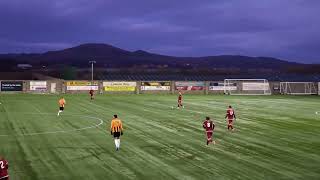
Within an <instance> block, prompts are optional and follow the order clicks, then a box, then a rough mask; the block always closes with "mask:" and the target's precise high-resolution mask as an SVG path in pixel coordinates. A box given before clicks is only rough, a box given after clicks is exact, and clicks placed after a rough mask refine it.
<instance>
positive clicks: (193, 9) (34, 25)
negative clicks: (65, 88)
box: [0, 0, 320, 63]
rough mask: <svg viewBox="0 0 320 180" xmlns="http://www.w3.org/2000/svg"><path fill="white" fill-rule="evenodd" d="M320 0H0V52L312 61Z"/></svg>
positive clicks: (318, 40)
mask: <svg viewBox="0 0 320 180" xmlns="http://www.w3.org/2000/svg"><path fill="white" fill-rule="evenodd" d="M319 17H320V0H192V1H191V0H0V53H14V52H45V51H48V50H58V49H63V48H67V47H71V46H75V45H79V44H81V43H89V42H90V43H94V42H99V43H107V44H111V45H114V46H117V47H120V48H123V49H127V50H138V49H142V50H146V51H150V52H154V53H161V54H166V55H175V56H208V55H222V54H232V55H237V54H239V55H248V56H271V57H277V58H282V59H287V60H291V61H298V62H306V63H316V62H318V63H319V62H320V18H319Z"/></svg>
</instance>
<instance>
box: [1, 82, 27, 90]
mask: <svg viewBox="0 0 320 180" xmlns="http://www.w3.org/2000/svg"><path fill="white" fill-rule="evenodd" d="M22 89H23V82H22V81H1V91H22Z"/></svg>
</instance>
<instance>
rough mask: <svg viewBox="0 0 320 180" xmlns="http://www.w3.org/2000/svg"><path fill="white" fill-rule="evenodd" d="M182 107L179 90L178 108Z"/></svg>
mask: <svg viewBox="0 0 320 180" xmlns="http://www.w3.org/2000/svg"><path fill="white" fill-rule="evenodd" d="M181 107H182V108H184V106H183V104H182V93H181V92H179V96H178V109H180V108H181Z"/></svg>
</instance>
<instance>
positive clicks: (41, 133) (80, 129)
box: [0, 113, 103, 137]
mask: <svg viewBox="0 0 320 180" xmlns="http://www.w3.org/2000/svg"><path fill="white" fill-rule="evenodd" d="M23 114H35V115H40V114H46V115H55V116H56V114H52V113H23ZM63 116H78V117H84V118H89V119H96V120H99V121H100V123H98V124H95V125H93V126H88V127H83V128H79V129H72V130H67V131H64V130H60V131H47V132H38V133H28V134H15V136H34V135H44V134H58V133H70V132H76V131H82V130H86V129H92V128H96V127H99V126H101V125H102V124H103V120H102V119H100V118H97V117H92V116H81V115H63ZM4 136H12V135H8V134H0V137H4Z"/></svg>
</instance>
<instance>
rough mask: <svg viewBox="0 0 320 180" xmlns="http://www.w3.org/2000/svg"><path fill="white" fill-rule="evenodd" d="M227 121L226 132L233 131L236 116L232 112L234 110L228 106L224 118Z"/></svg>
mask: <svg viewBox="0 0 320 180" xmlns="http://www.w3.org/2000/svg"><path fill="white" fill-rule="evenodd" d="M225 118H226V119H227V121H228V122H227V123H228V130H230V129H231V130H232V131H233V130H234V128H233V122H234V121H235V120H236V114H235V112H234V110H233V109H232V107H231V106H229V108H228V109H227V114H226V117H225Z"/></svg>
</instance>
